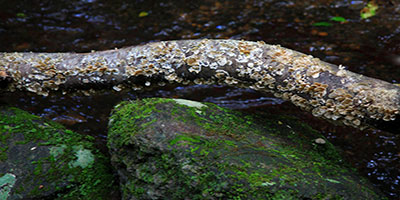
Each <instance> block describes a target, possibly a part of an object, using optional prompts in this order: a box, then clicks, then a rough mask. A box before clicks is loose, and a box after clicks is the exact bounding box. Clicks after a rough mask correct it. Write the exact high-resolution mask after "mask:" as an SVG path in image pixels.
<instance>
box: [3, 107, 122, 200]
mask: <svg viewBox="0 0 400 200" xmlns="http://www.w3.org/2000/svg"><path fill="white" fill-rule="evenodd" d="M28 147H29V148H28ZM0 148H1V150H0V177H1V176H2V175H3V174H5V173H8V172H9V173H13V174H18V175H17V183H16V184H15V187H14V188H12V191H11V193H10V195H11V197H10V198H11V199H13V198H16V197H18V196H19V197H21V196H22V197H25V198H38V197H40V198H44V197H43V195H44V196H47V197H46V198H50V197H49V196H48V195H50V196H51V199H104V198H105V197H107V196H108V195H109V193H110V192H111V191H112V190H115V186H113V181H114V176H113V175H112V172H111V168H110V167H109V164H108V162H109V161H108V158H106V157H105V156H104V155H102V154H101V153H100V152H99V151H98V150H96V149H95V147H94V146H93V138H91V137H89V136H82V135H80V134H77V133H75V132H73V131H70V130H67V129H65V128H64V127H63V126H61V125H59V124H57V123H54V122H51V121H46V120H43V119H41V118H40V117H37V116H34V115H31V114H29V113H27V112H25V111H22V110H19V109H16V108H5V107H2V108H0ZM31 152H34V153H31ZM23 154H25V155H23ZM24 156H25V157H24ZM26 156H28V157H26Z"/></svg>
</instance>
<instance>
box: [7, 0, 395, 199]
mask: <svg viewBox="0 0 400 200" xmlns="http://www.w3.org/2000/svg"><path fill="white" fill-rule="evenodd" d="M366 2H367V1H350V0H339V1H337V0H336V1H334V0H320V1H311V0H309V1H307V0H302V1H300V0H298V1H294V0H292V1H290V0H285V1H281V0H280V1H278V0H247V1H216V0H214V1H210V0H205V1H195V0H192V1H183V0H175V1H166V0H158V1H154V0H146V1H144V0H137V1H134V2H131V1H122V0H116V1H105V0H71V1H51V0H45V1H43V0H20V1H9V0H2V1H1V7H0V51H8V52H11V51H46V52H60V51H62V52H66V51H75V52H88V51H90V50H104V49H111V48H115V47H123V46H130V45H137V44H142V43H146V42H151V41H160V40H172V39H189V38H231V39H245V40H263V41H265V42H267V43H271V44H281V45H282V46H285V47H288V48H291V49H295V50H298V51H301V52H303V53H307V54H311V55H314V56H315V57H318V58H320V59H322V60H324V61H327V62H331V63H334V64H342V65H344V66H346V67H347V68H348V69H350V70H352V71H355V72H357V73H362V74H365V75H368V76H371V77H376V78H379V79H383V80H386V81H389V82H392V83H400V14H399V13H400V5H399V3H396V1H382V2H379V9H378V12H377V15H376V16H374V17H371V18H369V19H366V20H362V19H361V18H360V10H361V9H362V8H363V7H365V5H366ZM335 16H340V17H343V18H345V19H346V21H345V22H337V21H332V20H330V19H331V18H332V17H335ZM318 22H327V23H329V24H330V26H314V25H313V24H315V23H318ZM155 96H157V97H174V98H186V99H192V100H198V101H207V102H213V103H216V104H219V105H221V106H224V107H229V108H232V109H237V110H242V111H244V112H252V113H258V112H267V113H283V114H289V115H295V116H298V117H299V118H300V119H301V120H303V121H304V122H306V123H308V124H310V125H311V126H313V127H314V128H315V129H317V130H319V131H321V132H322V133H323V134H325V135H326V136H327V137H328V138H329V140H330V141H331V142H332V143H334V144H335V145H337V146H338V147H340V148H341V149H343V152H344V155H345V157H346V158H347V160H348V161H349V162H351V163H352V164H353V166H355V167H356V168H357V169H358V170H359V171H360V172H361V174H363V175H365V176H367V177H368V178H369V179H370V180H371V181H372V182H373V183H374V184H375V185H376V186H377V187H379V188H380V189H381V190H383V191H384V193H385V194H386V195H388V196H389V197H390V198H391V199H398V198H400V183H399V181H400V170H399V169H400V160H399V159H400V138H399V135H400V134H399V135H392V134H390V133H385V132H382V131H379V130H370V131H358V130H355V129H351V128H345V127H337V126H334V125H332V124H329V123H327V122H325V121H321V120H318V119H315V118H314V117H312V116H310V115H309V114H308V113H304V112H302V111H300V110H299V109H297V108H296V107H294V106H292V105H291V104H289V103H287V102H283V101H282V100H279V99H276V98H273V97H271V96H268V95H264V94H260V93H257V92H254V91H252V90H248V89H238V88H228V87H222V86H188V87H174V86H170V87H166V88H159V89H157V90H153V91H146V92H141V93H135V92H132V91H127V92H123V93H115V92H112V91H109V92H104V93H102V94H98V95H96V96H92V97H86V96H50V97H46V98H44V97H41V96H35V95H32V94H28V93H14V94H0V101H1V102H2V103H6V104H8V105H13V106H17V107H20V108H22V109H24V110H27V111H29V112H31V113H34V114H37V115H40V116H43V117H46V118H49V119H52V120H54V121H58V122H60V123H63V124H65V125H66V126H67V127H69V128H71V129H74V130H76V131H78V132H80V133H83V134H90V135H93V136H96V137H97V138H98V142H99V143H104V141H105V136H106V125H107V119H108V115H109V113H110V111H111V109H112V107H113V106H114V105H115V104H117V103H118V102H120V101H121V100H131V99H137V98H146V97H155ZM399 133H400V130H399Z"/></svg>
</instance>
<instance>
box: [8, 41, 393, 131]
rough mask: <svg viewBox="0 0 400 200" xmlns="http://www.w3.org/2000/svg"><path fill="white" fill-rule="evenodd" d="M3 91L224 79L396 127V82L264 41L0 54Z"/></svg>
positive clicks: (365, 123) (319, 109) (332, 113)
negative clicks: (93, 50)
mask: <svg viewBox="0 0 400 200" xmlns="http://www.w3.org/2000/svg"><path fill="white" fill-rule="evenodd" d="M0 80H1V81H0V82H1V84H0V87H1V91H2V92H6V91H9V92H13V91H15V90H26V91H30V92H34V93H37V94H39V95H44V96H46V95H48V94H49V93H50V92H54V91H61V92H63V93H67V92H69V91H77V90H78V91H85V92H89V93H90V91H93V90H95V89H101V88H113V89H114V90H116V91H120V90H122V89H124V88H132V89H135V90H141V89H144V88H146V87H151V86H154V85H157V86H163V85H166V84H172V83H179V84H185V85H186V84H222V85H229V86H233V87H245V88H251V89H254V90H257V91H261V92H268V93H273V94H274V95H275V96H276V97H279V98H282V99H285V100H288V101H291V102H292V103H293V104H295V105H296V106H299V107H300V108H302V109H304V110H306V111H309V112H311V113H312V114H313V115H314V116H316V117H322V118H324V119H328V120H331V121H334V122H339V123H340V124H344V125H348V126H352V127H356V128H359V129H365V128H367V127H371V126H373V127H377V128H379V129H382V130H388V131H390V132H393V133H399V130H400V128H399V127H400V120H399V118H400V116H399V115H400V87H399V86H396V85H394V84H391V83H388V82H385V81H382V80H378V79H374V78H370V77H366V76H363V75H360V74H356V73H353V72H350V71H348V70H346V69H344V67H342V66H336V65H333V64H329V63H326V62H323V61H321V60H319V59H318V58H313V57H312V56H310V55H305V54H303V53H299V52H297V51H293V50H290V49H286V48H283V47H280V46H279V45H268V44H265V43H264V42H250V41H238V40H207V39H205V40H181V41H164V42H155V43H149V44H145V45H140V46H133V47H127V48H122V49H115V50H108V51H99V52H91V53H0Z"/></svg>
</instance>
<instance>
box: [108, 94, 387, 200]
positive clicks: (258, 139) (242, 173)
mask: <svg viewBox="0 0 400 200" xmlns="http://www.w3.org/2000/svg"><path fill="white" fill-rule="evenodd" d="M188 105H189V106H188ZM204 105H206V106H190V104H187V102H185V103H184V104H182V103H181V102H180V101H176V100H172V99H160V98H151V99H143V100H137V101H132V102H122V103H121V104H119V105H117V106H116V107H115V109H114V111H113V114H112V116H111V118H110V123H109V135H108V147H109V150H110V154H111V159H112V163H113V165H114V167H115V168H116V170H117V172H118V174H119V176H120V186H121V190H122V195H123V199H302V198H305V199H357V198H359V199H381V197H380V195H379V192H376V191H375V189H374V188H373V187H372V186H371V185H370V184H369V183H368V182H367V181H366V180H365V179H363V178H361V177H359V176H357V172H356V171H354V170H353V169H350V168H348V167H347V166H345V165H346V164H344V163H343V161H342V160H341V157H340V156H339V154H338V153H337V151H336V150H335V149H334V147H333V146H332V144H330V143H329V142H327V143H325V144H323V145H322V144H316V143H315V142H314V141H315V139H317V138H323V136H321V135H320V134H319V133H318V132H316V131H315V130H313V129H311V128H310V127H308V126H307V125H304V124H301V123H299V122H298V120H296V119H295V118H292V117H285V116H263V117H261V119H257V117H256V116H245V115H243V114H240V113H237V112H233V111H230V110H227V109H224V108H221V107H218V106H216V105H213V104H209V103H204Z"/></svg>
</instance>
